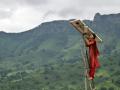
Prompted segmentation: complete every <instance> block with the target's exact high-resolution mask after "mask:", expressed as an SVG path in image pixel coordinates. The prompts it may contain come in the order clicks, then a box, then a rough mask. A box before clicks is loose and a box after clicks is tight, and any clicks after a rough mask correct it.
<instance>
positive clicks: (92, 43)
mask: <svg viewBox="0 0 120 90" xmlns="http://www.w3.org/2000/svg"><path fill="white" fill-rule="evenodd" d="M84 35H85V34H84ZM95 38H96V35H95V34H94V33H92V34H90V35H86V38H85V44H86V46H87V47H88V48H89V60H90V61H89V62H90V63H89V64H90V65H89V68H90V70H89V79H90V80H93V79H94V75H95V70H96V68H98V67H100V64H99V62H98V56H99V51H98V48H97V44H96V40H95Z"/></svg>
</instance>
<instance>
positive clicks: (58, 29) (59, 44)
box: [0, 13, 120, 90]
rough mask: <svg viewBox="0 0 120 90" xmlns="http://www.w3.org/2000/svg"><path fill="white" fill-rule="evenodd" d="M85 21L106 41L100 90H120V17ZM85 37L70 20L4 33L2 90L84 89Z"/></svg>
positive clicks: (0, 41)
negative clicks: (83, 39)
mask: <svg viewBox="0 0 120 90" xmlns="http://www.w3.org/2000/svg"><path fill="white" fill-rule="evenodd" d="M84 22H85V23H86V24H87V25H88V26H89V27H90V28H91V29H93V31H94V32H95V33H97V34H98V35H99V36H100V37H101V38H102V39H103V42H102V43H100V44H98V47H99V50H100V57H99V61H100V63H101V67H100V69H99V70H98V71H97V73H96V77H95V85H96V87H97V89H98V90H119V89H120V69H119V68H120V39H119V38H120V14H110V15H100V14H99V13H97V14H96V15H95V16H94V20H93V21H90V20H84ZM81 40H82V38H81V36H80V34H79V33H78V32H77V31H76V30H75V29H74V28H73V27H72V26H71V25H70V24H69V21H67V20H58V21H52V22H45V23H42V24H40V25H39V26H37V27H35V28H34V29H31V30H29V31H26V32H21V33H5V32H0V90H84V87H83V86H84V71H83V70H84V66H83V62H82V57H81V53H80V52H81V51H80V50H81V49H80V47H81V46H82V43H81Z"/></svg>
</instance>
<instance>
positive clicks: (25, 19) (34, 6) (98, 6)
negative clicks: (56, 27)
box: [0, 0, 120, 32]
mask: <svg viewBox="0 0 120 90" xmlns="http://www.w3.org/2000/svg"><path fill="white" fill-rule="evenodd" d="M97 12H100V13H101V14H111V13H120V1H119V0H109V1H108V0H104V1H103V0H0V31H6V32H21V31H26V30H29V29H31V28H33V27H35V26H37V25H39V24H40V23H42V22H46V21H52V20H60V19H65V20H67V19H71V18H80V19H93V17H94V15H95V13H97Z"/></svg>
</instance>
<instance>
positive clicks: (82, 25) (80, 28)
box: [70, 20, 102, 42]
mask: <svg viewBox="0 0 120 90" xmlns="http://www.w3.org/2000/svg"><path fill="white" fill-rule="evenodd" d="M70 23H71V24H72V26H73V27H75V28H76V30H77V31H79V32H80V33H81V34H83V33H87V34H91V33H94V32H93V31H92V30H91V29H90V28H89V27H88V26H86V25H85V23H84V22H82V21H81V20H73V21H70ZM95 35H96V34H95ZM95 39H96V41H98V42H102V39H101V38H100V37H99V36H98V35H96V38H95Z"/></svg>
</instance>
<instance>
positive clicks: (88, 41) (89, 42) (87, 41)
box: [85, 38, 94, 46]
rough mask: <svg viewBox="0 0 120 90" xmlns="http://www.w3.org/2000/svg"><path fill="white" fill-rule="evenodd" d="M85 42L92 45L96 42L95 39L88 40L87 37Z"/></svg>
mask: <svg viewBox="0 0 120 90" xmlns="http://www.w3.org/2000/svg"><path fill="white" fill-rule="evenodd" d="M85 44H86V46H90V45H92V44H94V40H88V39H87V38H85Z"/></svg>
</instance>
